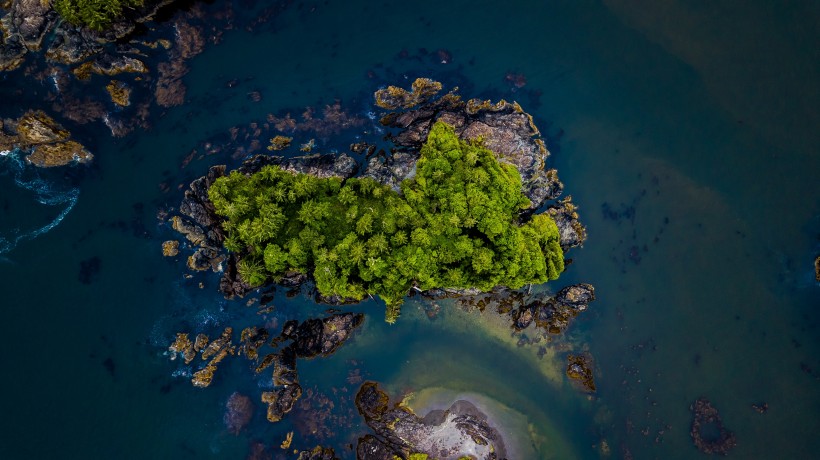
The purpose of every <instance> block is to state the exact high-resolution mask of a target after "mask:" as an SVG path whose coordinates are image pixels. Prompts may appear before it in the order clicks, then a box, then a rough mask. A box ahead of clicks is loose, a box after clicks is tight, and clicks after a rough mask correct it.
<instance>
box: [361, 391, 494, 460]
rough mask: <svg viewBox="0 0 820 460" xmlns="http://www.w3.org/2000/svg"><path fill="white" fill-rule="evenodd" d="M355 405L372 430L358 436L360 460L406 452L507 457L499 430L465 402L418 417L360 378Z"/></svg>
mask: <svg viewBox="0 0 820 460" xmlns="http://www.w3.org/2000/svg"><path fill="white" fill-rule="evenodd" d="M356 407H357V408H358V410H359V413H360V414H361V415H362V416H363V417H364V419H365V422H366V423H367V425H368V426H369V427H370V428H371V429H372V430H373V431H374V432H375V436H374V435H367V436H364V437H362V438H360V439H359V442H358V446H357V448H356V456H357V458H358V459H359V460H392V459H394V458H395V456H399V457H400V458H407V457H408V456H409V455H410V454H411V453H420V454H426V455H428V456H430V458H439V459H457V458H462V457H463V456H465V455H469V456H470V458H475V459H480V460H490V459H503V458H505V457H506V452H505V449H504V440H503V438H502V437H501V434H500V433H499V432H498V431H497V430H496V429H494V428H493V427H492V426H490V424H489V422H488V421H487V416H486V415H485V414H483V413H482V412H481V411H480V410H478V408H476V407H475V406H474V405H473V404H472V403H470V402H468V401H456V402H454V403H453V404H452V405H451V406H450V407H449V408H448V409H447V410H436V411H433V412H431V413H429V414H427V415H426V416H425V417H424V418H421V417H419V416H417V415H416V414H414V413H413V411H412V410H410V409H409V408H407V407H405V406H403V405H401V404H394V405H393V406H392V407H391V406H390V404H389V397H388V395H387V394H386V393H385V392H384V391H382V390H381V389H380V388H379V386H378V384H377V383H375V382H365V383H364V384H363V385H362V386H361V388H360V389H359V392H358V393H357V394H356Z"/></svg>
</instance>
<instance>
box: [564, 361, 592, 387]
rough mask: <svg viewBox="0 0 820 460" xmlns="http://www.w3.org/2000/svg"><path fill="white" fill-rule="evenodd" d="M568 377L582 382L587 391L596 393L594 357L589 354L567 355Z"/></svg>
mask: <svg viewBox="0 0 820 460" xmlns="http://www.w3.org/2000/svg"><path fill="white" fill-rule="evenodd" d="M567 377H569V378H571V379H573V380H576V381H578V382H580V383H581V385H582V386H583V388H584V389H585V390H586V391H588V392H590V393H594V392H595V379H594V377H593V374H592V357H591V356H589V355H587V354H583V355H569V356H567Z"/></svg>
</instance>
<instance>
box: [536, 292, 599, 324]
mask: <svg viewBox="0 0 820 460" xmlns="http://www.w3.org/2000/svg"><path fill="white" fill-rule="evenodd" d="M593 300H595V288H594V287H593V286H592V285H591V284H586V283H581V284H574V285H572V286H567V287H565V288H563V289H561V290H560V291H558V294H556V295H555V297H553V298H549V299H547V300H545V301H543V300H537V301H535V302H533V303H532V304H530V306H531V307H532V308H534V312H535V324H536V325H538V327H541V328H544V329H546V330H547V331H548V332H550V333H552V334H559V333H561V332H563V331H564V330H566V329H567V327H568V326H569V323H570V321H571V320H572V319H573V318H575V317H576V316H578V313H580V312H582V311H584V310H586V309H587V307H588V304H589V303H590V302H592V301H593Z"/></svg>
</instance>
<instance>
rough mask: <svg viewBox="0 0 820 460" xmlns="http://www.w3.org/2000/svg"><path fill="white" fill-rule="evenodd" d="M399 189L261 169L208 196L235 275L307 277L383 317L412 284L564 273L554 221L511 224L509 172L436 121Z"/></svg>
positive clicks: (531, 279)
mask: <svg viewBox="0 0 820 460" xmlns="http://www.w3.org/2000/svg"><path fill="white" fill-rule="evenodd" d="M401 190H402V194H398V193H396V192H394V191H393V190H391V189H390V188H389V187H387V186H384V185H381V184H379V183H378V182H376V181H374V180H372V179H369V178H353V179H348V180H346V181H344V182H343V181H342V180H341V179H338V178H329V179H319V178H316V177H314V176H310V175H306V174H292V173H289V172H286V171H283V170H281V169H279V168H277V167H273V166H266V167H264V168H262V170H261V171H259V172H257V173H255V174H253V175H251V176H246V175H243V174H240V173H238V172H236V171H234V172H232V173H231V174H230V175H228V176H226V177H222V178H219V179H218V180H217V181H216V182H215V183H214V184H213V186H211V188H210V189H209V197H210V199H211V201H212V202H213V204H214V206H215V208H216V212H217V213H218V214H219V215H221V216H224V217H225V218H226V219H225V222H224V223H223V226H224V229H225V231H226V235H227V237H226V241H225V247H226V248H227V249H228V250H230V251H236V252H238V253H240V254H241V255H242V258H241V261H240V263H239V274H240V276H241V277H242V278H243V279H244V280H245V281H246V282H248V283H249V284H251V285H254V286H256V285H261V284H263V283H264V282H266V281H267V280H268V279H270V278H272V279H274V280H276V279H277V278H278V277H281V276H282V275H283V274H285V273H286V272H288V271H297V272H301V273H312V274H313V277H314V279H315V280H316V288H317V289H318V290H319V292H320V293H322V294H323V295H325V296H332V295H336V296H339V297H342V298H353V299H362V298H364V297H365V296H367V295H369V294H377V295H379V296H380V297H381V298H382V299H383V300H384V301H385V302H386V304H387V307H388V310H387V315H386V316H387V319H388V321H390V322H392V321H394V320H395V318H396V317H397V316H398V313H399V310H398V309H399V306H400V304H401V301H402V298H403V297H404V295H405V294H407V292H408V290H409V289H411V288H412V287H413V286H417V287H418V288H420V289H432V288H437V287H446V288H469V287H475V288H478V289H481V290H483V291H488V290H490V289H492V288H493V287H494V286H497V285H504V286H509V287H512V288H518V287H521V286H524V285H525V284H528V283H542V282H545V281H547V280H550V279H555V278H557V277H558V274H559V273H560V272H561V271H563V269H564V261H563V252H562V251H561V247H560V246H559V243H558V239H559V236H558V228H557V227H556V226H555V222H553V221H552V219H551V218H550V217H549V216H547V215H544V214H539V215H535V216H533V217H532V218H531V219H530V220H529V221H528V222H526V223H523V224H520V223H519V213H520V211H521V210H522V209H524V208H527V207H528V206H529V204H530V203H529V200H528V199H527V198H526V197H525V196H524V195H523V194H522V193H521V178H520V176H519V174H518V171H517V170H516V169H515V168H514V167H513V166H511V165H508V164H504V163H499V162H498V160H496V158H495V155H494V154H493V152H491V151H489V150H488V149H486V148H484V147H483V146H481V145H480V144H477V143H476V144H471V143H467V142H464V141H462V140H459V139H458V137H457V136H456V134H455V133H454V132H453V129H452V128H451V127H450V126H448V125H446V124H444V123H441V122H439V123H436V124H435V125H434V126H433V128H432V130H431V131H430V135H429V138H428V141H427V143H426V144H425V145H424V146H423V148H422V149H421V158H420V159H419V160H418V163H417V165H416V175H415V178H413V179H407V180H405V181H404V182H403V183H402V184H401Z"/></svg>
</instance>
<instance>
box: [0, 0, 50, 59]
mask: <svg viewBox="0 0 820 460" xmlns="http://www.w3.org/2000/svg"><path fill="white" fill-rule="evenodd" d="M56 21H57V13H56V12H54V10H52V9H51V4H50V2H43V1H41V0H13V1H12V2H11V8H10V9H9V11H8V13H6V15H5V16H3V18H2V19H0V25H2V29H3V39H4V44H5V39H6V37H12V36H14V37H18V38H19V40H20V44H22V45H23V47H24V48H25V49H26V50H27V51H37V50H39V49H40V46H41V45H42V43H43V38H45V36H46V34H47V33H48V31H49V29H51V27H52V26H53V25H54V23H55V22H56Z"/></svg>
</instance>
